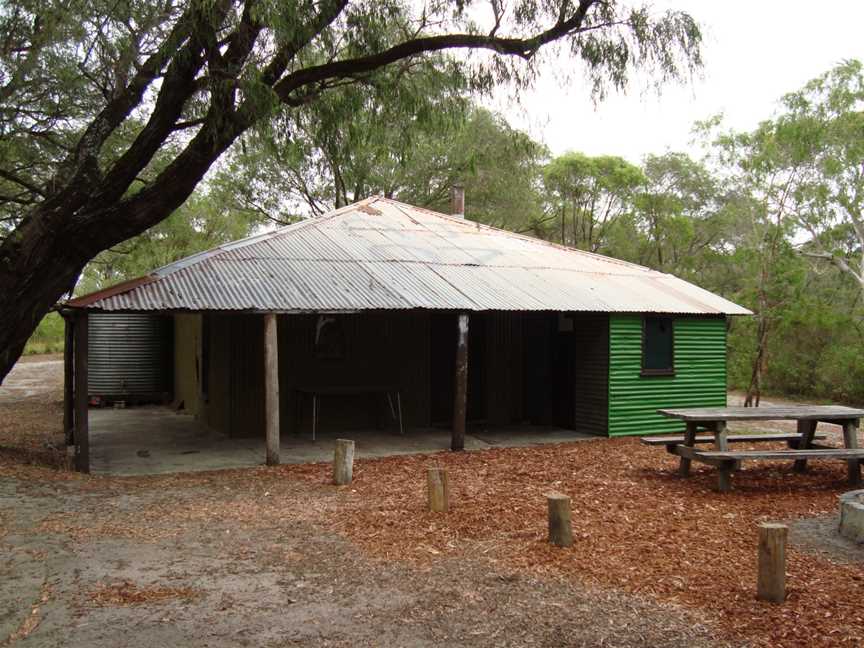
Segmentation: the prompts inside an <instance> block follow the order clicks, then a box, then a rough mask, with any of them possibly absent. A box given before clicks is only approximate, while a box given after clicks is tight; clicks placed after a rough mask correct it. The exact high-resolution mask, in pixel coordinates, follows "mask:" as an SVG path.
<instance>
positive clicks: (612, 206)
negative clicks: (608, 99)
mask: <svg viewBox="0 0 864 648" xmlns="http://www.w3.org/2000/svg"><path fill="white" fill-rule="evenodd" d="M644 183H645V176H644V175H643V173H642V170H641V169H639V167H637V166H634V165H632V164H630V163H629V162H627V161H625V160H624V159H622V158H620V157H615V156H609V155H601V156H598V157H589V156H587V155H584V154H582V153H577V152H570V153H565V154H564V155H561V156H559V157H557V158H555V159H554V160H552V161H551V162H549V164H547V165H546V167H545V168H544V169H543V185H544V187H545V189H546V193H547V200H548V201H549V216H548V217H547V220H550V221H553V222H554V221H557V229H558V231H559V232H560V240H561V243H562V244H564V245H572V246H573V247H578V248H582V249H584V250H590V251H591V252H597V251H599V250H600V249H601V248H602V247H603V245H604V243H605V242H606V237H607V235H608V233H609V231H610V229H611V228H612V227H613V226H614V224H615V223H616V221H617V220H618V219H619V218H621V217H622V216H624V215H625V214H627V213H628V212H630V211H631V210H632V209H633V201H634V198H635V196H636V193H637V191H638V190H639V189H640V187H641V186H642V185H643V184H644Z"/></svg>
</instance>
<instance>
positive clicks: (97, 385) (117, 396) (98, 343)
mask: <svg viewBox="0 0 864 648" xmlns="http://www.w3.org/2000/svg"><path fill="white" fill-rule="evenodd" d="M88 339H89V347H90V348H89V380H88V387H89V389H88V391H89V394H90V397H91V398H94V397H98V398H100V399H102V400H104V401H108V402H110V401H118V400H122V401H127V402H130V403H164V402H167V401H169V400H170V399H171V392H172V381H173V371H172V362H171V359H172V345H173V326H172V320H171V317H166V316H160V315H147V314H139V313H91V314H90V316H89V336H88Z"/></svg>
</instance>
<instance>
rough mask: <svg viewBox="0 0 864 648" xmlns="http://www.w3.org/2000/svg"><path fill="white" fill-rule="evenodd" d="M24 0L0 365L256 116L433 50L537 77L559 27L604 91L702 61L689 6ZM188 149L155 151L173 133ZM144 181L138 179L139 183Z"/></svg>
mask: <svg viewBox="0 0 864 648" xmlns="http://www.w3.org/2000/svg"><path fill="white" fill-rule="evenodd" d="M481 12H482V8H481V7H479V6H474V5H473V4H468V3H464V2H452V3H450V2H439V3H430V4H422V5H416V4H411V3H407V2H400V1H398V0H387V1H385V2H377V1H376V2H369V1H366V2H364V1H358V2H347V0H332V1H331V0H323V1H322V2H311V1H308V0H295V1H284V0H280V1H278V2H276V1H270V0H207V1H204V0H187V1H185V2H179V1H178V2H175V1H172V0H161V1H160V2H149V1H144V0H129V1H128V2H120V3H117V2H102V1H100V0H88V1H87V2H83V1H82V0H63V1H62V2H60V1H59V0H56V1H55V0H42V1H40V2H35V1H33V0H24V1H23V2H17V3H14V4H9V3H7V4H3V5H2V6H0V43H2V49H0V79H2V81H0V88H2V91H0V135H2V140H3V143H2V146H3V151H4V155H3V157H2V163H0V165H2V166H0V171H2V172H0V177H2V178H3V180H4V184H3V185H2V186H0V195H2V196H3V199H4V210H5V212H4V218H5V220H4V228H5V233H6V235H5V237H4V239H3V241H2V244H0V378H2V377H5V375H6V374H7V373H8V371H9V370H10V369H11V367H12V365H13V363H14V362H15V360H16V359H17V358H18V356H19V355H20V353H21V350H22V349H23V347H24V344H25V342H26V340H27V338H28V337H29V336H30V334H31V333H32V332H33V330H34V328H35V327H36V325H37V323H38V322H39V321H40V320H41V318H42V316H43V315H44V314H45V313H46V312H47V311H48V310H49V309H50V308H51V307H52V306H53V304H54V303H56V301H57V300H58V299H59V298H61V297H62V296H63V295H64V294H68V293H69V292H70V291H71V290H72V288H73V286H74V285H75V282H76V281H77V278H78V276H79V274H80V273H81V271H82V269H83V268H84V266H85V265H86V264H87V263H88V262H89V261H90V260H91V259H93V258H94V257H95V256H96V255H98V254H99V253H100V252H102V251H103V250H106V249H109V248H111V247H113V246H115V245H117V244H119V243H121V242H122V241H124V240H126V239H129V238H131V237H132V236H135V235H137V234H140V233H141V232H143V231H145V230H147V229H148V228H150V227H152V226H154V225H156V224H157V223H159V222H161V221H163V220H164V219H165V218H167V217H168V216H169V215H170V214H171V212H173V211H174V210H175V209H177V208H178V207H179V206H180V205H181V204H183V202H184V201H185V200H186V199H187V198H188V197H189V196H190V195H191V194H192V192H193V191H194V190H195V187H196V186H197V185H198V183H199V182H200V181H201V180H202V178H203V177H204V175H205V174H206V173H207V171H208V170H209V169H210V167H211V166H212V165H213V164H214V162H215V161H216V160H217V159H219V157H220V156H221V155H222V154H223V153H224V152H225V151H226V150H228V149H229V147H231V146H232V145H233V144H234V142H235V141H237V139H238V138H239V137H240V136H241V135H243V134H244V133H245V132H247V131H248V130H249V129H250V128H252V127H254V126H256V125H258V124H261V123H264V122H265V121H267V120H269V119H272V118H273V117H274V116H276V115H277V114H279V113H281V112H284V111H288V112H290V111H294V110H302V109H303V108H304V107H308V106H310V105H312V104H313V103H315V102H316V101H319V100H321V99H322V97H325V96H327V93H328V92H329V91H331V90H333V89H336V88H340V87H344V86H346V85H352V84H359V83H361V82H373V81H374V80H377V79H384V80H385V81H386V79H387V78H388V77H389V78H390V79H392V81H391V83H395V84H397V85H398V84H401V83H403V82H404V79H405V77H406V75H410V74H411V70H412V66H414V65H415V64H416V63H417V62H418V61H421V60H423V59H425V58H426V57H427V56H428V55H430V54H434V53H438V52H446V51H456V50H461V51H463V52H464V51H467V52H471V51H479V50H482V51H484V52H486V54H485V55H484V56H473V57H472V56H465V57H463V58H460V59H459V63H458V65H460V66H461V67H462V68H463V70H464V74H465V77H466V78H469V79H471V81H472V87H473V88H477V89H482V88H488V87H489V86H490V85H491V84H492V83H494V82H497V81H514V82H517V83H524V82H526V81H527V80H528V79H530V75H531V74H532V73H533V72H535V71H536V65H537V60H538V57H537V53H538V51H540V49H541V48H542V47H543V46H545V45H548V44H550V43H555V42H556V41H561V42H562V43H563V44H564V45H565V46H566V48H567V50H568V51H569V52H570V53H571V54H572V56H573V58H574V59H576V60H578V61H580V62H581V63H582V69H583V70H584V72H585V74H586V75H587V78H588V82H589V84H590V85H591V86H592V87H593V89H594V92H595V93H598V94H602V92H603V90H604V89H605V88H606V87H608V86H609V85H612V86H617V87H623V86H624V85H625V83H626V80H627V78H628V72H629V71H630V70H631V69H632V68H633V67H643V68H647V69H649V71H650V72H652V73H654V78H656V79H658V80H665V79H669V78H673V77H678V76H680V75H681V73H682V72H684V71H687V70H690V69H692V67H693V66H694V65H698V64H699V46H700V42H701V35H700V32H699V29H698V27H697V25H696V24H695V22H694V21H693V20H692V19H691V18H690V17H689V16H688V15H686V14H683V13H678V12H669V13H667V14H663V15H661V16H655V15H653V14H652V13H651V12H650V11H649V10H648V9H647V8H643V7H635V8H633V7H629V6H626V5H624V4H621V3H619V2H615V1H609V2H599V1H597V0H580V2H578V3H574V2H570V1H569V0H559V1H558V2H539V1H537V0H526V2H522V3H520V4H518V5H517V6H514V7H512V8H511V7H503V6H502V5H501V4H500V3H498V2H490V3H489V5H488V6H486V8H485V22H486V24H485V25H483V26H481V25H482V23H483V22H484V21H483V18H484V15H481ZM169 143H174V144H176V146H177V149H176V150H177V151H178V152H177V153H176V154H174V155H172V156H171V159H170V161H169V162H168V164H167V165H165V166H164V167H161V168H160V169H159V170H156V169H154V168H153V167H152V163H153V161H154V158H156V157H157V154H158V153H159V152H160V151H163V149H164V148H165V146H166V144H169ZM136 182H137V183H139V185H137V186H135V183H136Z"/></svg>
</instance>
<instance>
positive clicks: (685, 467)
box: [678, 421, 696, 477]
mask: <svg viewBox="0 0 864 648" xmlns="http://www.w3.org/2000/svg"><path fill="white" fill-rule="evenodd" d="M686 425H687V429H686V431H685V432H684V445H685V446H687V447H688V448H692V447H693V446H694V445H696V422H695V421H687V424H686ZM690 463H691V460H690V459H689V458H687V457H681V463H680V464H679V465H678V474H679V475H681V476H682V477H687V475H689V474H690Z"/></svg>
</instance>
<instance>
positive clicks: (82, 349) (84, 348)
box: [73, 312, 90, 473]
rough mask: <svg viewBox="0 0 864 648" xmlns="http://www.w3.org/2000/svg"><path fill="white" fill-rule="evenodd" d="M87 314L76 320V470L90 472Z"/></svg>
mask: <svg viewBox="0 0 864 648" xmlns="http://www.w3.org/2000/svg"><path fill="white" fill-rule="evenodd" d="M87 330H88V325H87V313H86V312H84V313H81V314H80V315H78V316H77V317H76V318H75V334H74V340H75V342H74V349H75V360H74V369H75V380H74V401H75V408H74V409H75V413H74V417H73V418H74V422H73V425H74V428H75V470H77V471H79V472H83V473H89V472H90V421H89V419H88V414H89V413H88V411H87V400H88V389H87V382H88V366H87V359H88V358H87V356H88V353H89V351H88V344H87V342H88V340H87V335H88V333H87Z"/></svg>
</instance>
